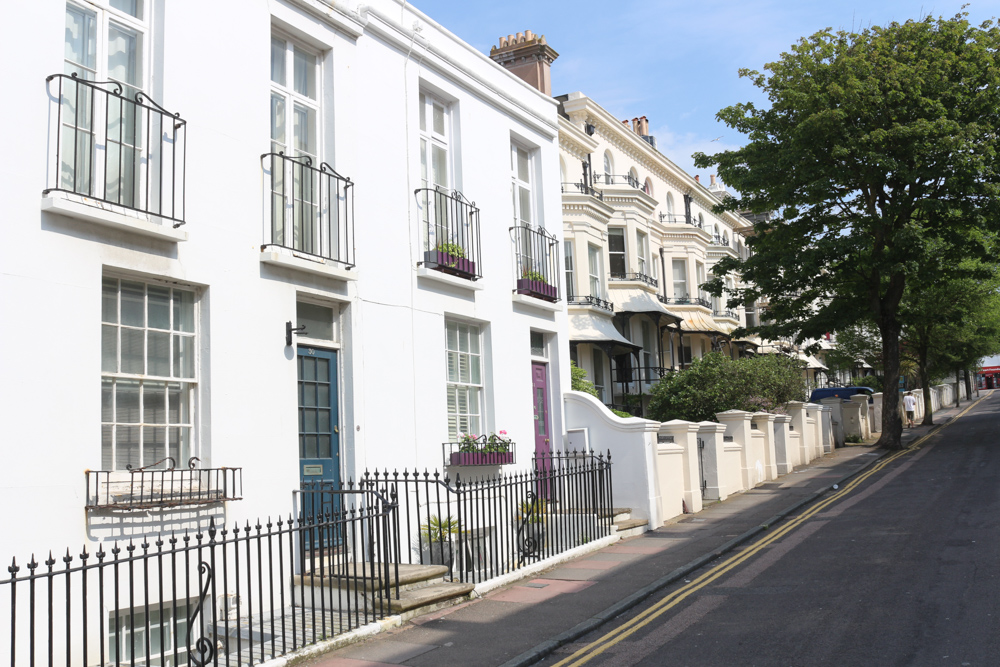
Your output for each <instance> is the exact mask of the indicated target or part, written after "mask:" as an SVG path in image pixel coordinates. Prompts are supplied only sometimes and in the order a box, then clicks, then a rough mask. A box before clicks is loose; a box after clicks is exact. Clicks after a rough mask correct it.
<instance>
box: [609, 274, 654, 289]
mask: <svg viewBox="0 0 1000 667" xmlns="http://www.w3.org/2000/svg"><path fill="white" fill-rule="evenodd" d="M610 279H611V280H634V281H636V282H640V283H646V284H647V285H649V286H650V287H656V286H657V285H659V281H658V280H657V279H656V278H653V277H651V276H647V275H646V274H645V273H612V274H611V275H610Z"/></svg>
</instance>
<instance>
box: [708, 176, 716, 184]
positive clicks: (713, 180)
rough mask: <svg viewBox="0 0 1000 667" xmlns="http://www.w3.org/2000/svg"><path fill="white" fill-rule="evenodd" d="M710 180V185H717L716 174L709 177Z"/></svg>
mask: <svg viewBox="0 0 1000 667" xmlns="http://www.w3.org/2000/svg"><path fill="white" fill-rule="evenodd" d="M708 180H709V182H710V183H711V184H712V185H715V174H712V175H711V176H709V177H708Z"/></svg>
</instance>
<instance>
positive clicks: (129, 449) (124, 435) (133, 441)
mask: <svg viewBox="0 0 1000 667" xmlns="http://www.w3.org/2000/svg"><path fill="white" fill-rule="evenodd" d="M140 430H141V429H140V428H139V427H138V426H117V427H115V450H116V451H115V465H114V469H115V470H125V469H126V467H132V468H139V467H141V466H142V463H141V461H140V458H139V432H140Z"/></svg>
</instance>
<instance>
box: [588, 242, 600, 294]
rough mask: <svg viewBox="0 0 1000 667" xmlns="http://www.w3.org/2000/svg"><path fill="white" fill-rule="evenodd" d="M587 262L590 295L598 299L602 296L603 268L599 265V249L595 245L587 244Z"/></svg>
mask: <svg viewBox="0 0 1000 667" xmlns="http://www.w3.org/2000/svg"><path fill="white" fill-rule="evenodd" d="M587 264H588V271H589V278H590V296H593V297H597V298H598V299H600V298H603V296H604V289H603V285H604V280H603V274H604V268H603V266H602V265H601V249H600V248H598V247H597V246H595V245H589V244H588V245H587Z"/></svg>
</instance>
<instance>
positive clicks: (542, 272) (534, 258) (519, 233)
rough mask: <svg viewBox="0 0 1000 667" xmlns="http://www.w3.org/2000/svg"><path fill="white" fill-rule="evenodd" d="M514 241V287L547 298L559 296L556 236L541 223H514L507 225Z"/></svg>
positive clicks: (522, 292)
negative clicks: (512, 225) (536, 225)
mask: <svg viewBox="0 0 1000 667" xmlns="http://www.w3.org/2000/svg"><path fill="white" fill-rule="evenodd" d="M510 235H511V240H512V241H513V243H514V264H515V266H514V270H515V274H514V275H515V278H514V291H515V292H517V293H518V294H526V295H528V296H533V297H535V298H537V299H544V300H546V301H558V300H559V287H558V284H559V273H558V268H557V266H558V265H557V260H558V258H557V256H556V246H557V245H558V243H559V240H558V239H557V238H556V237H555V236H553V235H552V234H550V233H548V232H547V231H545V230H544V229H542V228H541V227H532V226H530V225H523V224H522V225H515V226H514V227H511V228H510Z"/></svg>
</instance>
